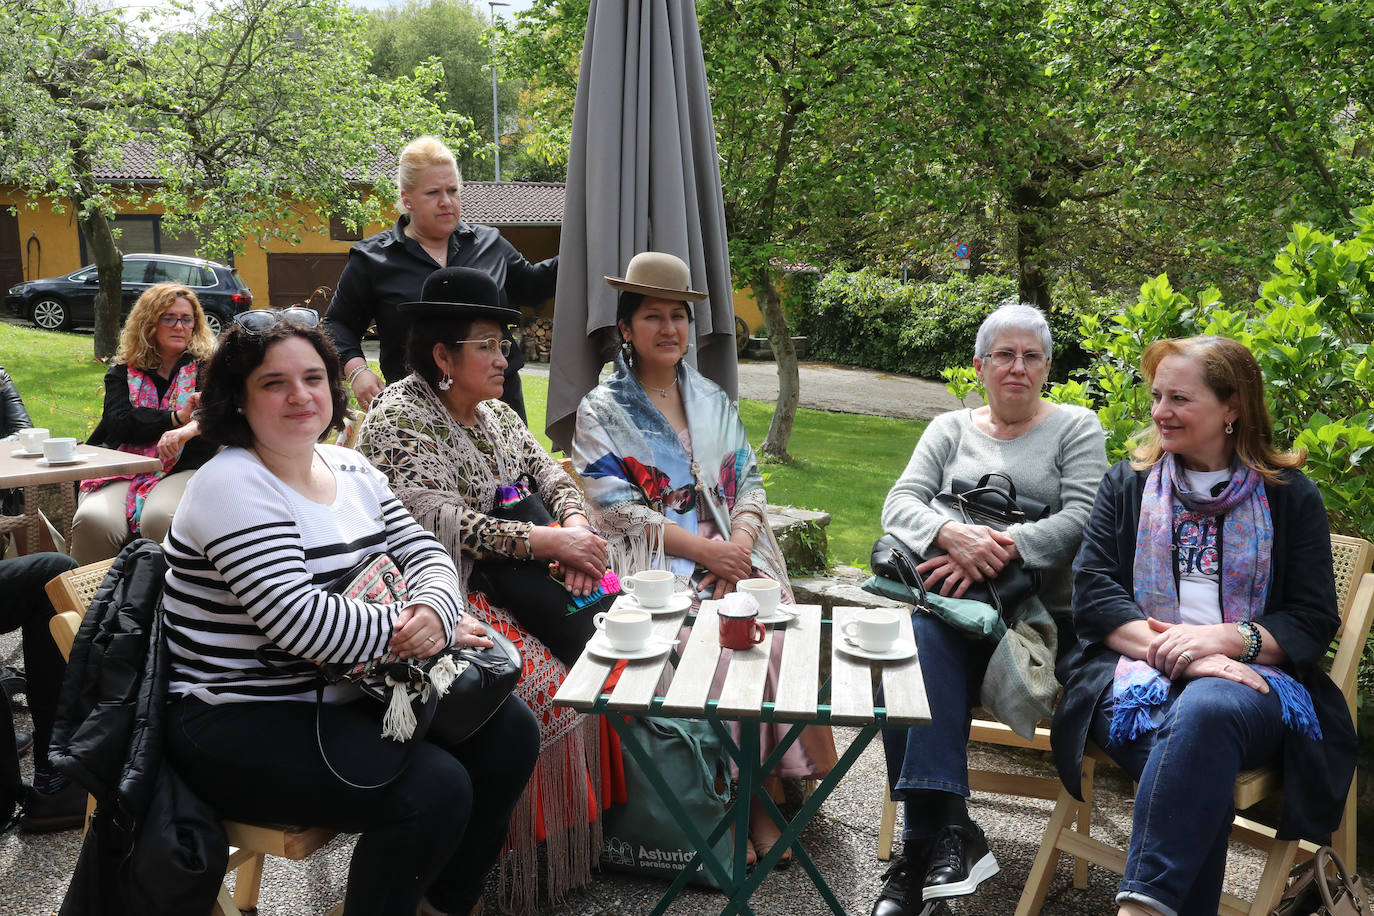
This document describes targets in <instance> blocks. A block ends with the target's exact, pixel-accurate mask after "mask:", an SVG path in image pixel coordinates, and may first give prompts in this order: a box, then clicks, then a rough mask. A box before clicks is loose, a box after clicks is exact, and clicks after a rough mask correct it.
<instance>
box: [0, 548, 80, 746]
mask: <svg viewBox="0 0 1374 916" xmlns="http://www.w3.org/2000/svg"><path fill="white" fill-rule="evenodd" d="M75 568H76V561H75V560H73V559H72V558H71V557H69V556H66V555H65V554H60V553H36V554H32V555H30V556H27V557H16V558H15V559H13V560H0V633H8V632H10V631H11V630H18V629H22V630H23V631H24V632H23V637H22V639H23V645H24V673H25V677H26V679H27V681H28V689H27V694H26V695H27V697H28V701H29V713H30V715H32V716H33V759H34V760H35V761H36V762H37V763H40V764H42V765H44V766H47V763H48V741H49V739H50V738H51V737H52V723H53V718H54V717H55V716H56V714H57V694H58V691H59V690H61V688H62V676H63V674H65V673H66V671H67V662H66V660H65V659H63V658H62V653H61V652H59V651H58V649H57V643H55V642H53V638H52V631H50V630H49V629H48V623H49V621H51V620H52V615H53V608H52V602H51V601H49V600H48V595H47V592H45V591H44V590H43V586H44V585H46V584H47V582H48V580H49V579H54V578H56V577H57V576H59V575H61V574H62V573H64V572H66V571H67V570H69V569H75ZM3 737H4V736H0V739H3ZM13 746H14V745H13V742H12V741H11V744H10V747H13Z"/></svg>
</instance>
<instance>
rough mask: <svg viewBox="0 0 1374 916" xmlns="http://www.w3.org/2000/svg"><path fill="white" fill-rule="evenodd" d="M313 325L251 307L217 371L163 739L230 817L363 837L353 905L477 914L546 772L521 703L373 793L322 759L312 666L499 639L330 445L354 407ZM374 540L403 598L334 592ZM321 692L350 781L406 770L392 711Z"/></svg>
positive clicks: (207, 398) (404, 517)
mask: <svg viewBox="0 0 1374 916" xmlns="http://www.w3.org/2000/svg"><path fill="white" fill-rule="evenodd" d="M317 321H318V318H317V317H316V315H315V313H314V312H311V311H309V310H305V309H291V310H287V311H286V312H283V313H275V312H269V311H259V312H248V313H244V314H243V315H240V316H238V317H237V318H236V319H235V322H236V326H235V327H233V328H231V329H230V330H229V331H228V333H227V334H226V335H225V336H224V338H223V339H222V340H221V343H220V346H219V350H218V351H217V353H216V354H215V356H214V357H213V359H212V361H211V364H210V367H209V369H208V371H207V375H206V379H205V386H204V391H203V394H202V400H201V411H200V421H201V430H202V434H203V435H205V436H207V437H210V438H211V439H212V440H214V441H218V442H221V443H223V444H224V445H226V446H228V448H225V449H224V450H223V451H222V452H220V453H219V454H218V455H217V456H216V457H215V458H214V459H212V460H211V461H210V462H209V463H208V464H206V465H205V466H204V467H203V468H202V469H201V471H200V473H199V474H197V476H196V477H195V479H194V480H193V481H192V482H191V484H190V486H189V487H188V488H187V491H186V495H185V497H184V499H183V500H182V504H181V509H180V511H179V512H178V513H177V516H176V518H175V520H174V522H173V525H172V530H171V531H170V532H169V534H168V536H167V540H166V543H165V545H164V546H165V549H166V552H167V559H168V563H169V570H168V574H167V587H166V593H165V600H164V604H165V609H166V615H167V616H166V632H167V634H168V643H169V648H170V650H171V660H172V664H171V669H172V670H171V694H172V697H173V699H172V701H171V702H170V705H169V720H170V724H169V726H168V728H167V742H168V747H167V751H168V753H169V755H170V757H171V759H172V761H173V763H174V764H175V765H176V767H177V770H178V772H179V773H181V774H182V776H183V777H184V778H185V780H186V781H187V783H189V784H190V786H191V787H192V789H194V790H195V791H196V793H197V794H199V795H200V796H201V797H202V798H204V799H206V800H207V801H208V802H210V803H211V804H212V805H213V806H214V807H215V808H216V810H217V811H218V812H219V813H220V814H221V815H222V816H224V817H228V818H233V819H236V820H266V821H273V822H278V823H281V822H287V823H301V824H315V825H320V826H326V827H331V828H334V829H338V830H344V831H350V832H356V833H361V834H362V836H361V837H360V838H359V840H358V843H357V846H356V847H355V849H354V853H353V860H352V863H351V866H350V869H349V879H348V891H347V895H346V897H345V911H346V912H349V913H369V914H371V913H376V914H398V916H400V914H404V916H411V914H413V913H415V912H416V910H417V907H418V908H419V912H421V913H459V914H467V913H469V912H471V911H473V910H474V907H476V908H480V899H481V891H482V881H483V878H484V877H485V875H486V873H487V871H488V870H489V869H490V867H491V865H492V864H493V863H494V862H495V861H496V856H497V853H498V852H499V850H500V848H501V844H502V842H503V840H504V837H505V830H506V824H507V822H508V821H509V819H510V812H511V809H512V807H513V805H514V803H515V801H516V799H517V798H518V797H519V795H520V793H521V792H522V790H523V789H524V787H525V783H526V781H527V780H528V778H529V774H530V772H531V771H532V770H533V767H534V763H535V758H536V756H537V753H538V747H539V730H538V726H537V725H536V723H535V720H534V717H533V716H532V715H531V713H530V711H529V709H528V708H527V707H526V706H525V705H524V704H523V703H521V702H519V700H515V699H514V698H513V701H512V702H507V703H505V704H504V705H503V706H502V707H501V709H500V711H499V712H498V713H497V715H496V716H495V717H494V718H493V719H492V720H491V721H489V722H488V723H487V724H486V725H485V726H484V727H483V728H482V729H481V730H480V731H479V732H478V733H477V734H476V735H474V736H472V737H471V738H469V739H468V740H467V741H466V742H464V743H463V744H461V745H459V746H456V747H440V746H438V745H435V744H431V743H428V742H426V743H425V744H423V745H421V746H420V747H419V748H417V749H416V751H415V753H414V755H413V756H412V757H411V759H410V760H409V762H408V763H406V764H405V767H404V769H403V770H402V771H401V773H400V775H399V776H398V777H397V778H396V779H394V780H393V781H391V782H390V783H388V784H386V785H385V786H381V787H377V788H366V789H365V788H359V787H358V786H356V785H354V784H352V783H350V782H346V781H344V780H343V779H341V778H340V777H339V776H338V775H337V774H335V773H334V772H333V770H332V768H331V767H330V766H329V765H328V764H327V763H326V762H325V761H324V760H323V758H322V756H321V753H320V749H319V739H318V738H317V736H316V728H315V726H316V721H315V720H316V710H315V680H314V674H315V671H316V668H315V665H314V664H312V661H310V660H313V661H320V662H359V661H365V660H368V659H371V658H376V657H378V656H381V655H382V654H384V653H385V652H386V651H387V650H391V651H394V652H396V653H397V654H399V655H401V656H416V657H422V658H423V657H428V656H430V655H433V654H434V653H435V652H437V651H439V650H440V649H441V648H443V647H444V646H447V645H449V644H456V645H478V646H486V645H490V644H491V643H490V641H489V640H488V639H486V638H485V636H484V633H485V630H484V629H483V627H482V625H481V624H480V623H478V622H477V621H476V620H475V619H473V618H472V617H470V616H466V615H465V614H464V613H463V608H462V603H461V598H460V594H459V591H458V587H457V575H456V573H455V571H454V568H453V563H452V561H451V560H450V559H449V557H448V554H447V553H446V552H445V551H444V549H443V548H442V547H440V546H439V544H438V543H437V542H436V541H435V540H434V537H433V536H432V535H430V534H429V533H428V532H427V531H425V530H424V529H423V528H421V527H420V526H419V525H417V524H416V523H415V521H414V519H412V518H411V517H410V515H409V514H408V513H407V512H406V510H405V509H404V507H402V506H401V504H400V503H399V502H398V501H397V500H396V497H395V496H394V495H393V494H392V492H391V490H390V489H389V488H388V487H387V483H386V479H385V478H384V477H383V476H382V475H381V474H380V473H378V472H377V471H376V470H375V469H374V468H373V467H372V466H371V465H369V464H368V463H367V461H366V460H365V459H364V458H363V457H362V456H360V455H358V454H357V453H356V452H353V451H351V450H348V449H344V448H340V447H337V446H329V445H321V444H320V443H319V440H320V438H321V437H322V436H323V435H324V434H325V433H326V432H327V431H329V430H331V429H334V428H337V427H338V426H339V425H340V422H341V420H342V418H343V414H344V407H345V404H346V400H345V395H344V391H343V386H342V382H341V378H340V371H339V361H338V357H337V356H336V355H335V353H334V351H333V348H332V347H331V346H330V345H329V343H328V342H327V341H326V339H325V338H324V336H323V335H322V334H321V333H320V332H319V330H318V329H317V328H316V327H315V324H316V323H317ZM379 550H387V551H390V553H391V554H392V555H393V556H394V557H395V558H396V559H397V561H398V562H399V563H400V565H401V566H402V568H403V570H404V571H405V574H406V579H407V582H408V584H409V585H410V589H411V597H410V600H409V602H408V603H405V604H400V603H397V604H388V605H378V604H366V603H363V602H359V601H353V600H350V599H345V598H344V597H342V596H340V595H338V594H334V593H331V592H329V591H328V589H327V586H328V584H329V583H331V582H333V581H335V580H336V579H337V578H338V577H339V576H341V575H342V574H343V573H345V572H347V571H348V570H349V569H351V568H352V567H353V566H354V565H355V564H357V563H358V562H359V561H360V560H362V559H363V558H365V557H366V556H368V555H369V554H372V553H375V552H377V551H379ZM268 644H271V645H275V646H277V647H279V648H281V649H283V650H285V651H286V652H287V653H289V654H291V655H294V656H297V657H298V658H299V659H301V661H300V663H299V664H298V665H297V666H294V667H293V666H287V667H286V668H285V669H284V670H283V669H276V668H268V667H264V666H263V665H262V664H260V663H259V661H258V653H257V650H258V649H259V648H260V647H262V646H264V645H268ZM324 699H325V701H326V703H327V704H328V709H326V710H323V712H325V713H326V715H325V717H324V723H325V730H324V731H325V734H326V735H327V736H328V738H329V744H330V745H331V754H330V756H331V758H334V759H335V760H339V759H343V760H346V761H347V763H348V766H347V768H346V769H347V772H348V777H349V778H350V779H353V780H357V781H358V782H360V783H364V784H372V783H377V782H380V781H382V780H384V779H385V778H386V776H387V775H389V774H390V773H392V772H395V770H396V767H397V763H398V761H399V757H400V755H401V754H403V753H404V745H402V744H399V743H397V742H392V741H386V740H383V739H382V738H381V737H380V718H381V711H382V707H381V706H380V705H379V704H377V703H375V702H373V701H371V700H368V699H364V698H362V696H361V694H360V693H359V692H358V691H357V689H356V688H354V687H348V686H339V687H331V688H328V689H327V690H326V692H325V695H324Z"/></svg>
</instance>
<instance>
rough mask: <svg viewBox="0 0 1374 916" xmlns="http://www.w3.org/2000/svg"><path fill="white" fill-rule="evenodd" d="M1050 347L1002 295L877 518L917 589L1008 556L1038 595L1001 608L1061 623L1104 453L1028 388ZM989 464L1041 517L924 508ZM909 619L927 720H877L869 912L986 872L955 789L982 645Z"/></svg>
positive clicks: (1078, 419)
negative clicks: (885, 847)
mask: <svg viewBox="0 0 1374 916" xmlns="http://www.w3.org/2000/svg"><path fill="white" fill-rule="evenodd" d="M1050 345H1051V342H1050V330H1049V325H1048V324H1047V323H1046V322H1045V316H1044V315H1043V313H1041V312H1040V310H1039V309H1036V308H1034V307H1032V306H1029V305H1022V304H1019V303H1018V304H1014V305H1004V306H1002V307H1001V308H999V309H997V310H996V311H994V312H993V313H992V314H991V315H989V316H988V317H987V318H986V319H985V320H984V321H983V324H982V326H981V327H980V328H979V329H978V337H977V341H976V350H975V355H974V357H973V368H974V370H975V371H976V372H977V373H978V379H979V381H980V382H981V383H982V385H983V389H984V391H985V392H986V395H987V401H988V403H987V405H986V406H984V407H977V408H973V409H965V410H956V411H951V412H949V413H946V414H943V415H941V416H939V417H936V418H935V419H934V420H933V421H931V424H930V426H929V427H928V428H927V429H926V431H925V433H924V434H923V435H922V436H921V439H920V441H919V442H918V443H917V445H916V449H915V451H914V452H913V453H912V456H911V461H910V463H908V465H907V468H906V470H905V471H904V472H903V473H902V476H901V477H900V478H899V479H898V480H897V482H896V484H894V485H893V487H892V490H891V492H890V493H888V496H887V501H886V502H885V503H884V505H883V515H882V523H883V530H884V531H886V532H888V533H890V534H894V535H896V536H897V537H898V538H900V539H901V540H902V541H903V542H904V543H905V544H906V545H907V546H909V547H910V548H911V549H912V550H913V551H915V552H917V553H918V554H920V555H921V556H924V557H927V558H928V559H926V561H925V562H923V563H922V564H920V566H918V567H917V571H918V572H919V573H920V574H921V575H922V576H924V577H925V579H924V581H925V584H926V586H927V587H928V588H931V589H935V590H938V591H939V592H941V593H942V594H945V595H955V596H962V595H963V594H964V592H965V591H967V590H968V588H969V586H970V585H973V584H974V583H979V582H984V581H987V580H991V579H994V578H996V577H997V575H998V574H999V573H1000V572H1001V571H1002V569H1003V567H1005V566H1006V565H1007V564H1008V563H1010V562H1012V561H1014V560H1020V561H1021V562H1022V563H1024V564H1025V566H1026V567H1027V568H1028V569H1032V570H1037V571H1039V573H1040V582H1041V585H1040V590H1039V592H1038V594H1037V595H1035V596H1032V597H1031V598H1028V599H1026V601H1024V602H1022V604H1021V605H1019V606H1018V607H1017V608H1016V609H1009V611H1010V616H1014V617H1016V618H1018V619H1028V618H1029V615H1030V614H1031V613H1036V614H1039V615H1041V616H1042V617H1043V615H1044V612H1046V611H1047V612H1048V615H1049V617H1051V618H1053V619H1054V622H1055V623H1056V624H1059V625H1060V628H1061V629H1062V628H1063V627H1064V626H1066V625H1067V626H1070V627H1071V621H1072V609H1071V608H1070V604H1069V597H1070V584H1071V582H1070V575H1071V570H1070V564H1071V563H1072V561H1073V557H1074V552H1075V551H1076V550H1077V549H1078V542H1079V539H1080V537H1081V536H1082V533H1083V525H1084V523H1085V522H1086V521H1087V518H1088V513H1089V511H1090V510H1091V509H1092V504H1093V497H1094V496H1095V494H1096V493H1097V485H1098V482H1099V481H1100V480H1101V479H1102V475H1103V474H1104V473H1105V472H1106V470H1107V454H1106V450H1105V447H1104V444H1103V434H1102V427H1101V426H1100V425H1099V424H1098V422H1097V417H1096V416H1095V415H1094V414H1093V412H1092V411H1090V410H1087V409H1086V408H1083V407H1075V406H1072V405H1067V404H1054V403H1051V402H1050V401H1047V400H1045V398H1044V397H1042V396H1041V390H1042V389H1043V387H1044V385H1045V381H1046V379H1047V378H1048V376H1049V370H1050V354H1051V349H1050ZM994 472H1002V473H1005V474H1007V475H1008V476H1010V477H1011V478H1012V480H1013V481H1014V482H1015V485H1016V492H1017V493H1018V495H1022V496H1027V497H1029V498H1031V499H1033V500H1036V501H1038V502H1041V503H1044V504H1046V505H1048V506H1049V507H1050V514H1049V516H1048V517H1047V518H1045V519H1043V520H1041V521H1037V522H1030V523H1025V524H1017V525H1012V526H1011V527H1009V528H1008V529H1007V530H1006V531H1000V530H997V529H995V528H991V527H988V526H986V525H980V524H972V523H970V524H965V523H962V522H955V521H950V520H949V518H948V517H947V516H944V515H942V514H940V513H939V512H937V511H935V510H934V509H932V508H931V505H930V504H931V500H932V499H933V498H934V497H935V496H936V494H938V493H940V492H942V491H945V490H948V489H949V488H950V485H951V483H952V482H953V480H954V478H956V477H958V478H960V479H963V480H975V481H976V480H978V479H979V478H980V477H982V476H983V475H984V474H988V473H994ZM1032 605H1037V606H1036V607H1032ZM1039 605H1043V609H1041V608H1040V607H1038V606H1039ZM911 622H912V627H913V629H914V630H915V634H916V649H917V653H918V655H919V656H920V662H921V670H922V672H923V673H924V675H925V683H926V695H927V699H928V701H929V703H930V710H931V724H930V725H926V726H919V727H913V728H909V729H906V730H902V729H890V730H887V731H884V732H883V745H884V748H883V749H884V752H885V755H886V757H887V769H888V779H889V784H890V786H891V789H892V797H893V799H895V800H899V801H902V802H904V803H905V823H904V829H903V831H902V839H903V841H904V849H903V852H902V854H901V855H900V856H899V857H897V858H896V859H895V860H894V861H893V863H892V865H891V866H890V867H889V869H888V871H887V874H886V875H885V876H884V878H885V880H884V884H883V887H882V890H881V892H880V894H879V897H878V900H877V902H876V903H874V905H873V910H872V912H873V916H915V914H917V913H922V912H925V910H924V909H923V904H930V903H931V902H933V901H935V900H937V899H940V898H946V897H961V896H965V895H968V894H972V893H973V892H974V891H975V890H977V888H978V885H979V884H980V883H982V882H983V881H984V880H985V879H987V878H989V877H991V876H992V875H994V874H996V873H997V861H996V859H994V858H993V856H992V853H991V852H990V851H989V850H988V844H987V839H986V838H985V837H984V836H983V832H982V830H980V829H979V828H978V826H977V825H976V824H975V823H974V822H973V821H972V819H971V818H970V817H969V813H968V806H967V803H966V801H965V800H966V799H967V797H968V795H969V787H968V747H967V745H968V734H969V723H970V719H971V715H972V710H973V708H974V707H975V706H979V705H982V704H983V700H982V698H981V697H982V688H983V686H984V676H985V672H987V671H988V665H989V661H990V660H991V659H992V654H993V644H992V643H990V642H987V641H981V642H974V641H972V640H970V639H966V638H965V637H964V636H963V634H962V633H961V632H960V631H957V630H955V629H954V628H953V627H951V626H949V625H948V624H946V623H944V622H943V621H942V620H941V619H940V618H938V617H935V616H934V615H931V614H917V613H913V614H912V616H911ZM1044 629H1046V630H1048V631H1049V632H1048V634H1047V635H1046V640H1047V645H1048V644H1050V643H1053V641H1054V637H1055V634H1054V632H1053V631H1054V629H1055V627H1052V626H1046V627H1045V628H1044ZM1069 632H1071V630H1070V631H1069ZM1069 641H1070V640H1068V639H1062V638H1061V639H1060V640H1059V643H1060V644H1061V645H1065V644H1067V643H1068V642H1069ZM1048 651H1049V652H1053V651H1054V646H1052V645H1050V646H1049V649H1048ZM992 711H993V712H994V714H998V715H1005V713H1002V712H999V711H998V710H997V709H996V708H994V709H993V710H992ZM1031 718H1032V724H1033V719H1034V716H1032V717H1031Z"/></svg>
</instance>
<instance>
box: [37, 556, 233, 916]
mask: <svg viewBox="0 0 1374 916" xmlns="http://www.w3.org/2000/svg"><path fill="white" fill-rule="evenodd" d="M166 572H167V561H166V559H165V558H164V557H163V555H162V548H161V547H159V546H158V545H157V544H155V543H153V542H152V541H150V540H148V539H147V538H139V539H138V540H136V541H134V542H132V543H131V544H129V545H128V546H126V547H125V548H124V549H123V550H122V551H120V554H119V556H118V557H116V558H115V561H114V565H113V566H111V567H110V571H109V573H108V574H106V576H105V581H103V582H102V583H101V584H100V589H99V590H98V591H97V592H96V596H95V599H94V600H93V601H92V602H91V606H90V608H89V610H88V611H87V612H86V616H85V618H84V619H83V620H82V622H81V629H80V630H79V631H78V632H77V634H76V642H75V643H74V644H73V646H72V653H71V658H70V659H68V662H67V674H66V678H65V679H64V680H63V682H62V694H61V696H60V697H59V699H58V704H57V720H56V722H55V723H54V725H53V735H52V746H51V749H50V750H49V757H50V758H51V760H52V762H53V765H54V766H56V767H57V768H58V769H60V770H61V771H62V772H63V773H65V774H66V775H67V776H69V777H71V778H72V779H74V780H76V781H77V782H78V783H80V784H81V786H82V787H83V788H84V789H86V791H88V792H90V793H91V794H92V795H93V796H95V799H96V802H97V808H96V811H95V814H94V816H93V817H92V820H91V828H90V831H89V832H88V833H87V834H86V839H85V842H84V844H83V845H82V847H81V858H80V859H79V860H78V861H77V865H76V872H75V873H74V874H73V875H72V882H71V884H70V885H69V886H68V888H67V896H66V899H65V900H63V902H62V910H61V912H62V914H63V916H73V914H86V913H109V914H125V913H127V914H139V916H147V914H168V916H171V914H185V913H208V912H210V910H211V908H212V907H213V906H214V903H215V897H216V895H217V893H218V891H219V886H220V883H221V881H222V880H223V878H224V869H225V866H226V865H227V864H228V856H229V841H228V837H227V836H226V835H225V833H224V827H223V825H222V824H221V823H220V820H219V818H218V817H217V816H216V815H215V812H214V811H213V810H212V809H211V808H210V807H209V806H208V805H206V804H205V803H204V802H202V801H201V800H200V799H198V798H196V797H195V795H193V794H192V793H191V791H190V790H189V789H187V788H186V786H185V784H184V783H183V782H182V781H181V779H180V777H178V776H177V774H176V772H175V771H174V770H173V769H172V768H171V767H170V766H166V765H164V761H163V755H162V722H163V718H164V711H165V708H166V704H167V646H166V643H165V641H164V639H163V636H162V586H163V580H164V576H165V575H166Z"/></svg>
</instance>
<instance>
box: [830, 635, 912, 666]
mask: <svg viewBox="0 0 1374 916" xmlns="http://www.w3.org/2000/svg"><path fill="white" fill-rule="evenodd" d="M835 648H837V649H839V650H840V651H841V652H843V653H844V654H845V655H851V656H853V657H854V658H861V659H863V660H864V661H869V662H899V661H902V660H903V659H907V658H911V656H913V655H915V654H916V641H915V640H912V641H911V642H907V643H903V642H896V643H893V644H892V647H891V648H890V649H888V650H886V651H885V652H870V651H868V650H867V649H861V648H859V647H858V646H857V645H855V644H854V643H852V642H850V641H849V638H848V637H846V636H841V637H840V640H839V642H837V643H835Z"/></svg>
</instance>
